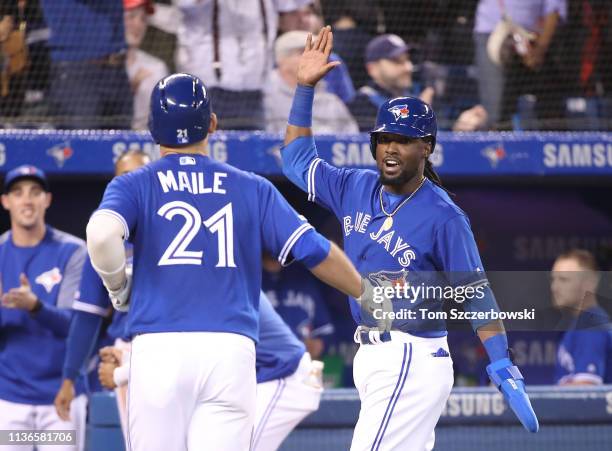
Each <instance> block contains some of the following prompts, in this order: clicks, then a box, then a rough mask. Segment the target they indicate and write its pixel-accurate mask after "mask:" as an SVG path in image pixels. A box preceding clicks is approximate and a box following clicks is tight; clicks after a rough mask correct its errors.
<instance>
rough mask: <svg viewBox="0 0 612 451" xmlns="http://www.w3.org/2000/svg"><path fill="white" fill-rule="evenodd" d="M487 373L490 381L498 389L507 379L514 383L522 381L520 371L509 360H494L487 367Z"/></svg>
mask: <svg viewBox="0 0 612 451" xmlns="http://www.w3.org/2000/svg"><path fill="white" fill-rule="evenodd" d="M487 373H488V374H489V378H490V379H491V381H492V382H493V383H494V384H495V386H496V387H498V388H499V386H500V385H501V384H502V382H503V381H505V380H507V379H513V380H514V381H517V380H521V381H522V380H524V378H523V375H522V374H521V371H520V370H519V369H518V367H517V366H516V365H514V364H513V363H512V361H511V360H510V359H509V358H505V359H500V360H496V361H495V362H493V363H491V364H490V365H489V366H487Z"/></svg>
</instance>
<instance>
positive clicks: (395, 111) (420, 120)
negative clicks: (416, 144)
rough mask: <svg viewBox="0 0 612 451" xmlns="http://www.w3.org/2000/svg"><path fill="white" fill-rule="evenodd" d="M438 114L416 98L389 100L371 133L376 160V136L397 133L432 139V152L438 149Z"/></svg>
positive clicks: (381, 110)
mask: <svg viewBox="0 0 612 451" xmlns="http://www.w3.org/2000/svg"><path fill="white" fill-rule="evenodd" d="M437 132H438V125H437V124H436V114H435V113H434V111H433V109H432V108H431V107H430V106H429V105H428V104H426V103H425V102H423V101H422V100H421V99H417V98H416V97H396V98H395V99H391V100H387V101H386V102H385V103H383V104H382V105H381V106H380V108H379V109H378V115H377V116H376V125H375V126H374V129H373V130H372V131H371V132H370V150H371V151H372V156H373V157H374V159H376V135H377V134H378V133H395V134H397V135H402V136H408V137H411V138H426V137H431V139H432V142H431V150H432V151H433V149H434V148H435V147H436V133H437Z"/></svg>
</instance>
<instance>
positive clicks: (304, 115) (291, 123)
mask: <svg viewBox="0 0 612 451" xmlns="http://www.w3.org/2000/svg"><path fill="white" fill-rule="evenodd" d="M313 101H314V87H312V86H304V85H298V86H297V88H296V89H295V94H294V96H293V103H292V104H291V111H290V112H289V120H288V123H287V130H286V132H285V142H284V144H285V146H286V145H288V144H289V143H291V142H292V141H294V140H295V139H297V138H299V137H301V136H312V104H313Z"/></svg>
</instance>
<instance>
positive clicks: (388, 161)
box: [382, 158, 400, 173]
mask: <svg viewBox="0 0 612 451" xmlns="http://www.w3.org/2000/svg"><path fill="white" fill-rule="evenodd" d="M399 169H400V162H399V161H398V160H396V159H395V158H385V159H384V160H383V164H382V170H383V171H384V172H385V173H395V172H398V171H399Z"/></svg>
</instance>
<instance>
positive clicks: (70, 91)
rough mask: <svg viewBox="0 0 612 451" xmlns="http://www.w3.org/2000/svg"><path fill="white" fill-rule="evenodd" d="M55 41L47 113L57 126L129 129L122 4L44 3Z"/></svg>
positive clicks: (108, 1) (65, 0)
mask: <svg viewBox="0 0 612 451" xmlns="http://www.w3.org/2000/svg"><path fill="white" fill-rule="evenodd" d="M41 5H42V8H43V13H44V16H45V20H46V22H47V25H48V26H49V30H50V33H51V37H50V39H49V47H50V51H51V78H50V84H51V85H50V91H49V108H50V111H49V114H50V115H51V116H52V117H53V118H54V120H53V122H54V125H55V126H56V127H57V128H68V129H73V128H124V129H125V128H129V126H130V121H131V118H132V92H131V90H130V83H129V80H128V77H127V72H126V68H125V58H126V44H125V33H124V27H123V4H122V0H105V1H100V2H98V1H89V0H88V1H83V0H41Z"/></svg>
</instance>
